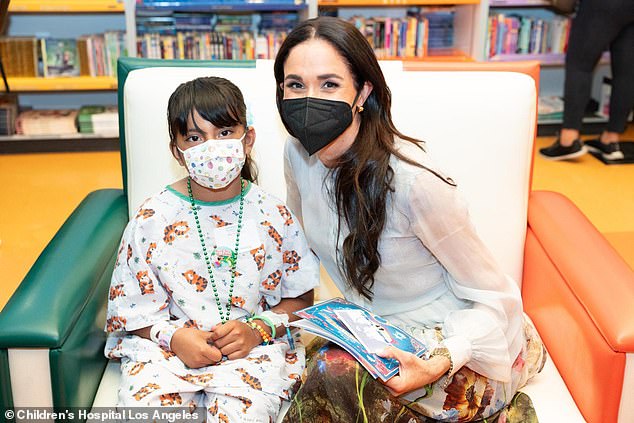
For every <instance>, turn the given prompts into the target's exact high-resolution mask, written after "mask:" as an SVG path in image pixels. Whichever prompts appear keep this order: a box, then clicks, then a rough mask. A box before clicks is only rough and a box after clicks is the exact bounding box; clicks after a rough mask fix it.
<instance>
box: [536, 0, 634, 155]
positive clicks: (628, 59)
mask: <svg viewBox="0 0 634 423" xmlns="http://www.w3.org/2000/svg"><path fill="white" fill-rule="evenodd" d="M608 47H609V49H610V66H611V69H612V92H611V95H610V117H609V121H608V124H607V127H606V129H605V130H604V131H603V133H602V134H601V136H600V137H599V138H598V139H595V140H590V141H586V142H585V143H584V142H583V141H582V140H581V138H580V130H581V123H582V119H583V114H584V111H585V108H586V105H587V104H588V100H589V99H590V91H591V88H592V74H593V71H594V68H595V66H596V65H597V63H598V62H599V59H600V58H601V55H602V54H603V52H604V51H605V50H606V49H607V48H608ZM633 106H634V1H632V0H581V1H580V2H579V5H578V11H577V15H576V16H575V17H574V19H573V20H572V26H571V28H570V38H569V41H568V51H567V52H566V80H565V86H564V121H563V125H562V129H561V133H560V134H559V138H558V139H557V140H556V141H555V142H554V143H553V144H552V145H550V146H548V147H545V148H542V149H540V150H539V153H540V155H541V156H542V157H544V158H545V159H549V160H569V159H574V158H576V157H579V156H582V155H583V154H585V153H586V152H587V151H588V150H590V151H593V152H596V153H599V154H601V155H602V157H603V158H604V159H606V160H622V159H623V157H624V156H623V152H622V151H621V150H620V148H619V140H620V134H622V133H623V132H625V128H626V125H627V117H628V115H629V114H630V112H631V111H632V107H633Z"/></svg>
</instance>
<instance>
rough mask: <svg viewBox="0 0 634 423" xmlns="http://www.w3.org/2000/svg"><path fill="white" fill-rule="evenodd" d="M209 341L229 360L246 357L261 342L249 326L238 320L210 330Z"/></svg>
mask: <svg viewBox="0 0 634 423" xmlns="http://www.w3.org/2000/svg"><path fill="white" fill-rule="evenodd" d="M211 339H213V340H214V344H215V345H216V346H217V347H218V348H220V351H221V352H222V354H223V355H226V356H227V357H228V358H229V359H230V360H234V359H236V358H243V357H246V356H247V354H249V352H250V351H251V350H252V349H253V347H255V346H256V345H258V344H259V343H260V342H262V340H261V339H260V336H259V335H257V334H256V333H255V332H254V331H253V329H251V327H250V326H249V325H247V324H246V323H244V322H240V321H238V320H229V321H228V322H227V323H225V324H220V325H216V326H214V327H213V328H211Z"/></svg>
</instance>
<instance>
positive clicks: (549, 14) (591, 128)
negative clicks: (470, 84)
mask: <svg viewBox="0 0 634 423" xmlns="http://www.w3.org/2000/svg"><path fill="white" fill-rule="evenodd" d="M489 17H493V18H492V20H496V19H495V17H498V18H499V21H498V22H501V23H502V24H503V25H504V26H505V28H504V31H505V32H509V31H510V32H511V34H512V36H513V37H515V38H514V39H513V38H511V41H510V43H509V38H508V37H507V38H505V39H504V41H503V42H502V43H501V45H500V44H498V45H495V44H494V45H493V46H492V44H493V43H494V41H493V39H494V38H495V28H494V25H493V23H492V22H491V20H490V19H489ZM486 19H487V24H486V25H484V27H483V31H482V32H480V33H478V34H476V36H477V37H479V38H482V39H484V40H485V42H484V48H483V50H482V51H481V53H480V54H478V55H477V56H476V58H477V59H478V60H488V61H492V62H512V61H521V60H538V61H539V62H540V63H541V75H540V92H539V95H540V97H550V96H558V97H563V89H564V79H565V77H564V76H565V75H564V74H565V69H564V65H565V59H566V54H565V51H566V49H567V39H568V33H569V30H570V24H571V16H567V15H565V14H560V13H558V12H557V11H556V10H555V9H553V7H552V3H551V0H489V2H488V6H487V12H486ZM513 20H515V22H513ZM518 21H519V24H518V23H517V22H518ZM524 24H526V26H524ZM490 27H491V28H490ZM526 34H529V35H528V36H527V35H526ZM536 34H537V35H536ZM497 40H498V42H499V41H500V38H498V39H497ZM522 41H523V42H522ZM534 43H535V44H534ZM509 47H510V48H509ZM515 47H517V51H518V52H520V51H521V52H522V53H511V51H513V50H514V48H515ZM609 63H610V55H609V52H605V53H604V54H603V55H602V57H601V59H600V61H599V66H598V67H597V70H596V72H595V77H594V82H593V89H592V93H591V97H592V98H597V99H598V98H600V97H601V92H600V91H601V80H602V79H603V76H606V75H608V74H609V69H608V67H607V66H605V65H607V64H609ZM591 104H593V103H591ZM589 109H592V107H591V105H589ZM605 122H606V119H605V118H603V117H601V116H598V115H594V114H593V113H591V112H589V113H587V114H586V116H585V117H584V118H583V126H584V131H586V133H593V132H596V131H597V130H599V129H600V128H601V124H603V123H605ZM561 123H562V120H561V119H544V118H541V119H538V124H539V127H538V134H539V135H552V134H554V133H556V132H557V131H558V130H559V127H560V125H561Z"/></svg>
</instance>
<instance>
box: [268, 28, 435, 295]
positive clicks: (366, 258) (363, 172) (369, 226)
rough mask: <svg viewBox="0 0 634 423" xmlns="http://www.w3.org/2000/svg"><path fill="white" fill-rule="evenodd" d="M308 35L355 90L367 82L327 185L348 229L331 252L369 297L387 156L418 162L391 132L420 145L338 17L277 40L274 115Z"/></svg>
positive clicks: (364, 47)
mask: <svg viewBox="0 0 634 423" xmlns="http://www.w3.org/2000/svg"><path fill="white" fill-rule="evenodd" d="M312 38H317V39H322V40H325V41H327V42H328V43H330V45H332V46H333V47H334V48H335V49H336V50H337V51H338V52H339V54H341V56H342V57H343V58H344V59H345V60H346V62H347V65H348V69H349V70H350V73H351V74H352V76H353V78H354V83H355V88H356V90H357V92H359V90H361V88H362V87H363V86H364V84H365V82H370V83H371V84H372V87H373V89H372V92H371V93H370V95H369V97H368V98H367V100H366V101H365V103H364V104H363V108H364V110H363V113H362V114H361V124H360V127H359V133H358V134H357V137H356V138H355V140H354V143H353V144H352V146H351V147H350V148H349V149H348V151H347V152H346V153H344V154H343V155H342V156H341V157H340V158H339V159H338V161H337V164H336V166H335V167H334V172H335V183H334V186H333V188H334V191H335V202H336V206H337V213H338V216H339V224H338V225H339V228H338V231H337V232H338V233H340V230H341V227H342V219H343V221H344V222H345V223H346V224H347V226H348V229H349V231H350V234H349V235H348V236H347V237H346V238H345V239H344V241H343V252H342V253H339V254H338V255H337V257H338V260H339V265H340V267H342V269H343V272H344V275H345V277H346V279H347V281H348V283H349V284H350V285H351V286H352V287H354V288H355V289H356V290H357V291H358V292H359V293H360V294H361V295H363V296H364V297H366V298H368V299H372V286H373V285H374V273H375V272H376V271H377V269H378V268H379V265H380V264H381V256H380V254H379V250H378V243H379V237H380V236H381V233H382V232H383V228H384V227H385V220H386V201H387V196H388V194H389V193H390V192H392V191H393V188H392V180H393V178H394V171H393V169H392V168H391V167H390V156H391V155H394V156H396V157H398V158H399V159H401V160H403V161H405V162H407V163H410V164H413V165H416V166H420V167H424V166H422V165H421V164H419V163H416V162H415V161H413V160H411V159H409V158H407V157H405V156H403V155H402V154H401V153H400V152H399V151H398V150H397V148H396V146H395V137H398V138H401V139H404V140H407V141H409V142H412V143H414V144H416V145H417V146H419V147H420V148H422V145H421V141H419V140H416V139H414V138H411V137H408V136H405V135H403V134H401V133H400V132H399V131H398V130H397V129H396V127H395V126H394V123H393V122H392V114H391V111H390V110H391V105H392V94H391V92H390V89H389V88H388V86H387V84H386V82H385V78H384V76H383V72H381V68H380V67H379V63H378V62H377V60H376V56H375V55H374V52H373V51H372V48H371V47H370V45H369V44H368V42H367V40H366V39H365V38H364V37H363V35H362V34H361V33H360V32H359V31H358V30H357V29H356V28H355V27H354V26H353V25H352V24H350V23H348V22H346V21H343V20H340V19H338V18H332V17H319V18H314V19H310V20H307V21H304V22H302V23H300V24H299V25H298V26H297V27H296V28H295V29H294V30H293V31H292V32H291V33H290V34H289V35H288V37H287V38H286V40H285V41H284V42H283V43H282V45H281V47H280V50H279V52H278V54H277V57H276V59H275V65H274V72H275V82H276V87H277V91H276V100H277V108H278V111H280V115H281V105H282V100H283V99H284V90H283V88H282V87H283V84H282V83H283V82H284V64H285V62H286V59H287V58H288V55H289V54H290V52H291V50H292V49H293V48H294V47H295V46H297V45H298V44H301V43H303V42H305V41H307V40H309V39H312ZM282 120H284V119H282ZM284 125H286V123H284ZM287 129H288V126H287ZM289 132H290V131H289ZM430 171H431V172H432V173H434V174H436V175H437V176H439V175H438V174H437V173H436V172H434V171H433V170H430ZM439 177H440V176H439ZM442 179H443V180H444V178H442ZM338 244H339V239H338V238H337V245H338Z"/></svg>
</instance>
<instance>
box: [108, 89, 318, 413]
mask: <svg viewBox="0 0 634 423" xmlns="http://www.w3.org/2000/svg"><path fill="white" fill-rule="evenodd" d="M168 123H169V130H170V138H171V141H170V148H171V151H172V154H173V155H174V157H175V158H176V160H177V161H178V163H179V164H180V165H181V166H184V167H186V168H187V170H188V173H189V176H188V177H186V178H184V179H182V180H179V181H177V182H175V183H173V184H172V185H170V186H167V187H166V188H165V189H163V190H162V191H161V192H160V193H158V194H156V195H154V196H153V197H151V198H149V199H148V200H146V201H145V203H144V204H143V205H142V206H141V208H140V210H139V211H138V213H137V215H136V217H135V218H133V219H132V220H131V221H130V223H129V224H128V226H127V228H126V230H125V232H124V234H123V240H122V243H121V248H120V251H119V255H118V259H117V263H116V264H115V270H114V274H113V276H112V284H111V288H110V296H109V302H108V316H107V323H106V331H107V332H109V337H108V341H107V344H106V349H105V353H106V356H108V357H111V358H112V357H120V358H121V371H122V379H121V385H120V389H119V405H121V406H140V405H142V406H185V405H188V406H193V405H202V406H204V407H205V408H206V410H207V418H208V421H232V422H237V421H249V422H252V421H255V422H260V421H262V422H268V421H269V420H270V419H272V420H271V421H274V420H275V419H276V417H277V414H278V413H279V409H280V406H281V399H289V398H290V395H291V391H292V390H293V388H294V386H295V385H296V382H297V381H298V380H299V375H301V374H302V371H303V369H304V349H303V347H302V346H301V345H297V344H295V348H293V346H292V344H293V342H292V340H290V339H289V338H288V337H287V336H285V335H286V334H287V333H288V334H289V335H290V332H288V331H287V328H288V320H289V318H291V316H292V312H293V311H295V310H299V309H301V308H304V307H306V306H309V305H312V303H313V291H312V290H313V288H314V287H315V286H317V285H318V283H319V269H318V264H317V261H316V258H315V257H314V255H313V254H312V252H311V251H310V250H309V248H308V247H307V244H306V240H305V238H304V234H303V232H302V230H301V228H300V226H299V224H298V222H297V219H296V218H295V217H294V216H293V215H292V214H291V213H290V212H289V211H288V209H287V208H286V207H285V206H284V205H283V204H282V202H281V201H279V200H278V199H277V198H275V197H273V196H271V195H269V194H267V193H266V192H264V191H263V190H262V189H260V188H259V187H258V186H257V185H255V184H254V183H253V180H254V177H253V176H254V174H253V170H252V168H251V161H250V159H249V152H250V151H251V149H252V147H253V144H254V142H255V131H254V129H253V128H252V127H247V122H246V106H245V104H244V100H243V97H242V93H241V92H240V90H239V89H238V87H236V86H235V85H234V84H232V83H231V82H229V81H227V80H226V79H223V78H217V77H207V78H198V79H195V80H193V81H190V82H187V83H184V84H181V85H180V86H179V87H178V88H177V89H176V91H175V92H174V93H173V94H172V96H171V97H170V99H169V103H168ZM269 308H270V310H268V309H269ZM285 326H286V328H285ZM289 341H290V342H289ZM289 344H291V345H289ZM227 419H228V420H227Z"/></svg>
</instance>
